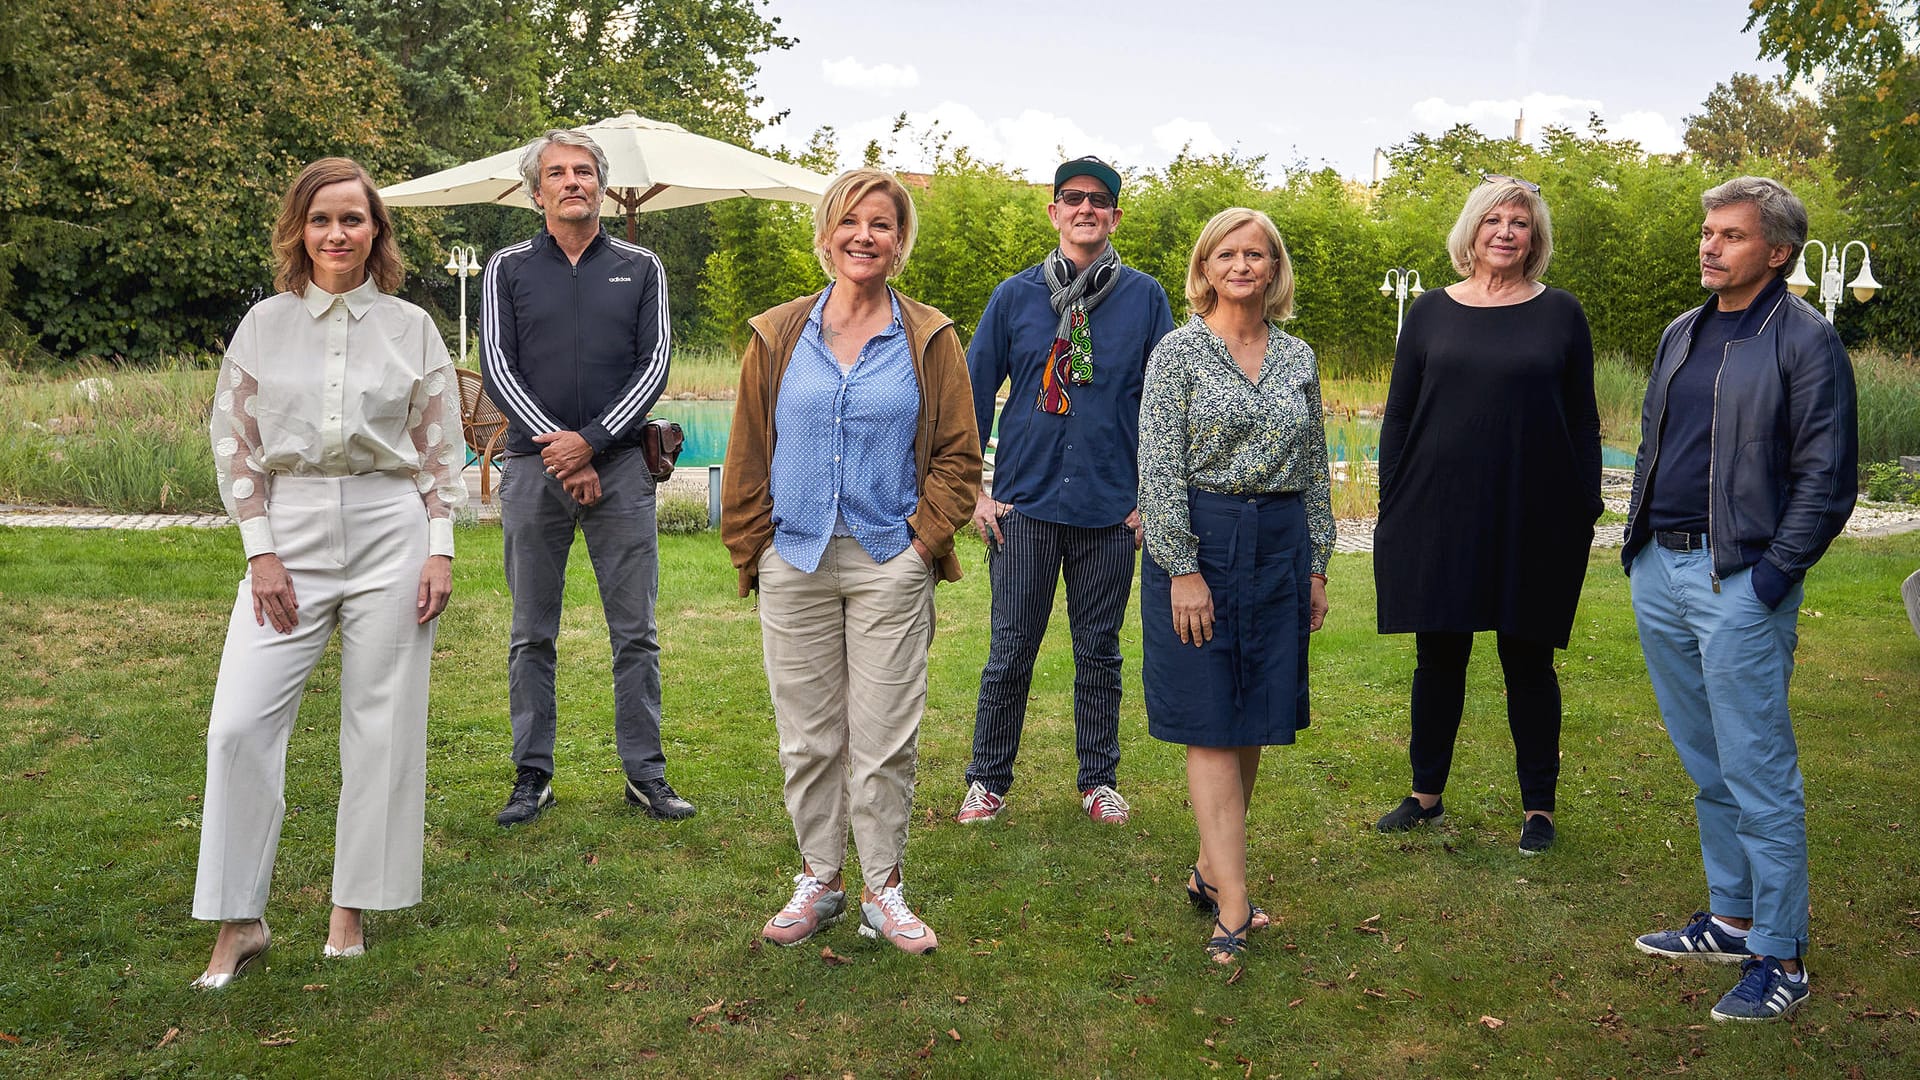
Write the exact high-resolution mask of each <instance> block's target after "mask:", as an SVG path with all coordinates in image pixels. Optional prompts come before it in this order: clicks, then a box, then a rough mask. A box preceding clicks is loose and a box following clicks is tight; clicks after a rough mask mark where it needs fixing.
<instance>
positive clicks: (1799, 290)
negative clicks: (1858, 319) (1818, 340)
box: [1787, 240, 1881, 322]
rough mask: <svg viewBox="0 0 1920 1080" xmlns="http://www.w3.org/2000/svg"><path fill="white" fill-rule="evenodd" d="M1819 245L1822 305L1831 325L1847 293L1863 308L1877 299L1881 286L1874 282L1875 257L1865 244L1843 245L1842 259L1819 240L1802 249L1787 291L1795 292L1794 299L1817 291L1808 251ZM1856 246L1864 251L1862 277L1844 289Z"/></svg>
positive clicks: (1850, 242)
mask: <svg viewBox="0 0 1920 1080" xmlns="http://www.w3.org/2000/svg"><path fill="white" fill-rule="evenodd" d="M1815 244H1819V245H1820V262H1821V264H1822V269H1821V271H1820V303H1821V304H1823V305H1825V307H1826V309H1827V321H1828V322H1832V321H1833V309H1834V308H1837V307H1839V306H1840V301H1841V300H1842V299H1845V297H1846V289H1852V290H1853V297H1854V299H1856V300H1858V301H1860V302H1861V303H1863V304H1864V303H1866V302H1867V301H1869V300H1871V299H1873V294H1874V293H1875V292H1878V291H1879V290H1880V287H1881V286H1880V283H1879V282H1878V281H1875V280H1873V256H1872V255H1871V254H1869V253H1868V251H1867V245H1866V244H1865V242H1863V241H1860V240H1849V241H1847V242H1846V243H1845V244H1842V245H1841V246H1840V254H1838V255H1835V254H1834V253H1833V249H1832V248H1830V247H1828V246H1827V245H1826V244H1824V243H1821V242H1820V241H1818V240H1809V241H1807V245H1806V247H1803V248H1801V249H1800V261H1799V262H1798V263H1797V264H1796V265H1795V266H1794V268H1793V273H1792V274H1791V275H1790V276H1788V278H1787V288H1789V289H1791V290H1793V295H1795V296H1805V295H1807V290H1809V289H1811V288H1813V279H1812V278H1810V277H1808V276H1807V248H1810V247H1813V246H1814V245H1815ZM1855 245H1858V246H1859V248H1860V276H1858V277H1856V278H1854V279H1853V282H1852V283H1851V284H1849V285H1847V286H1846V288H1842V287H1841V285H1840V283H1841V282H1842V281H1845V280H1846V278H1847V252H1849V251H1851V250H1852V249H1853V248H1854V246H1855Z"/></svg>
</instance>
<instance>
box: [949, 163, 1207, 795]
mask: <svg viewBox="0 0 1920 1080" xmlns="http://www.w3.org/2000/svg"><path fill="white" fill-rule="evenodd" d="M1120 185H1121V181H1120V174H1119V173H1118V172H1116V171H1115V170H1114V168H1113V166H1111V165H1108V164H1107V163H1106V162H1104V161H1101V160H1100V159H1099V158H1096V157H1083V158H1075V159H1074V160H1072V161H1069V162H1066V163H1065V164H1063V165H1061V166H1060V167H1059V169H1057V170H1055V172H1054V176H1053V201H1052V202H1051V203H1050V204H1049V205H1048V206H1047V218H1048V220H1050V221H1051V222H1052V223H1053V227H1054V229H1055V230H1056V231H1057V232H1059V234H1060V246H1059V247H1058V248H1055V249H1054V250H1053V251H1051V252H1049V253H1048V254H1047V257H1046V258H1045V259H1044V260H1042V261H1041V263H1040V264H1039V265H1038V266H1032V267H1028V268H1027V269H1025V270H1022V271H1021V272H1019V273H1018V274H1015V275H1014V276H1012V277H1010V278H1008V279H1007V280H1005V281H1003V282H1001V283H1000V285H999V286H998V287H997V288H995V289H994V291H993V298H992V299H990V300H989V301H987V308H986V311H985V312H984V313H982V315H981V317H980V326H979V328H978V329H977V330H976V331H975V333H974V335H973V342H972V344H971V345H970V346H969V347H968V349H967V370H968V373H969V375H970V376H971V377H972V379H973V402H974V411H975V415H976V418H977V420H978V422H979V425H980V437H981V440H982V442H983V444H985V443H987V441H988V440H989V439H990V437H991V434H992V432H993V430H994V426H993V412H994V404H995V401H994V399H995V396H996V395H997V393H998V392H999V389H1000V387H1001V386H1002V385H1003V384H1005V385H1007V387H1008V392H1007V403H1006V407H1005V408H1004V409H1003V410H1002V411H1001V414H1000V427H999V443H998V449H997V450H996V451H995V452H994V454H993V480H992V487H991V489H990V493H989V492H982V494H981V495H980V498H979V501H978V502H977V503H976V504H975V506H974V512H973V523H974V525H975V527H977V528H978V529H979V530H980V535H981V538H982V539H984V540H986V542H987V551H988V555H987V578H988V582H989V584H990V585H991V587H992V590H993V613H992V642H991V644H990V645H989V647H988V652H987V663H986V667H985V669H984V670H982V671H981V673H980V699H979V705H978V706H977V710H976V712H975V714H974V724H973V760H972V761H971V762H969V763H968V765H967V772H966V778H967V795H966V799H965V801H964V802H962V803H961V806H960V813H959V815H958V820H959V821H961V822H963V823H981V822H988V821H992V820H994V819H995V818H996V817H998V816H999V814H1000V811H1001V809H1002V808H1003V807H1004V806H1005V805H1006V797H1007V791H1008V789H1010V788H1011V787H1012V786H1013V761H1014V757H1015V756H1016V755H1017V754H1018V753H1019V750H1020V732H1021V728H1022V727H1023V726H1024V724H1025V722H1026V709H1027V689H1028V686H1029V685H1030V684H1031V683H1032V681H1033V662H1034V657H1035V656H1036V655H1037V654H1038V652H1039V650H1040V640H1041V638H1042V637H1043V636H1044V635H1045V634H1046V630H1047V619H1048V616H1049V615H1050V614H1051V613H1052V611H1053V597H1054V588H1055V583H1056V582H1058V581H1059V580H1060V579H1061V578H1062V577H1064V578H1065V579H1066V583H1067V622H1068V626H1069V629H1070V631H1071V633H1072V635H1073V664H1074V682H1073V722H1074V749H1075V751H1076V753H1077V754H1078V756H1079V759H1080V771H1079V776H1078V778H1077V780H1076V782H1075V788H1076V789H1077V790H1078V791H1079V792H1080V805H1081V809H1083V810H1084V811H1085V812H1086V814H1087V816H1088V817H1090V818H1091V819H1093V820H1094V821H1096V822H1100V823H1104V824H1115V825H1118V824H1125V823H1126V821H1127V815H1128V812H1129V810H1130V807H1129V806H1128V805H1127V801H1126V800H1125V799H1123V798H1121V796H1120V793H1119V791H1117V790H1116V789H1115V785H1116V783H1117V775H1118V770H1119V765H1120V623H1121V620H1122V619H1123V618H1125V616H1126V612H1127V597H1128V595H1129V594H1130V593H1131V592H1132V590H1133V574H1134V558H1135V553H1136V552H1137V551H1138V550H1139V548H1140V540H1141V532H1140V512H1139V509H1138V506H1137V497H1136V491H1137V486H1138V477H1137V474H1136V468H1135V464H1136V460H1137V456H1138V448H1139V435H1140V384H1141V381H1142V379H1143V377H1144V376H1145V374H1146V370H1147V356H1148V355H1149V354H1150V353H1151V352H1152V351H1153V347H1154V345H1156V344H1158V343H1159V341H1160V338H1161V337H1162V336H1164V335H1165V334H1166V333H1167V332H1168V331H1170V330H1172V329H1173V313H1172V311H1171V309H1170V308H1169V307H1168V306H1167V294H1166V291H1165V290H1163V289H1162V288H1161V287H1160V283H1159V282H1157V281H1155V280H1154V279H1153V278H1152V277H1151V276H1149V275H1147V274H1143V273H1141V272H1140V271H1138V270H1133V269H1129V268H1128V267H1126V266H1123V265H1121V263H1120V257H1119V255H1118V254H1116V253H1115V252H1114V250H1113V247H1112V245H1111V244H1109V243H1108V237H1110V236H1112V235H1113V231H1114V230H1115V229H1116V228H1118V227H1119V225H1120Z"/></svg>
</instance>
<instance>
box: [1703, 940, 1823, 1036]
mask: <svg viewBox="0 0 1920 1080" xmlns="http://www.w3.org/2000/svg"><path fill="white" fill-rule="evenodd" d="M1801 975H1802V977H1801V979H1800V980H1799V981H1798V982H1796V981H1794V980H1793V979H1791V978H1789V977H1788V976H1787V973H1786V971H1785V970H1783V969H1782V968H1781V967H1780V963H1779V961H1777V960H1775V959H1774V958H1773V957H1771V956H1767V957H1758V956H1756V957H1754V958H1753V959H1752V960H1749V961H1747V962H1746V964H1745V965H1744V966H1743V967H1741V969H1740V981H1739V982H1738V983H1736V984H1734V987H1733V989H1731V990H1729V991H1727V996H1726V997H1723V998H1721V999H1720V1004H1718V1005H1715V1006H1714V1007H1713V1018H1714V1019H1715V1020H1746V1021H1756V1022H1764V1021H1767V1020H1778V1019H1780V1018H1782V1017H1784V1016H1786V1015H1787V1014H1788V1013H1790V1012H1792V1011H1793V1010H1795V1009H1797V1008H1799V1007H1800V1003H1801V1002H1803V1001H1805V1000H1807V993H1808V987H1809V985H1810V984H1811V982H1812V980H1811V979H1809V978H1806V977H1805V976H1806V969H1805V968H1802V969H1801Z"/></svg>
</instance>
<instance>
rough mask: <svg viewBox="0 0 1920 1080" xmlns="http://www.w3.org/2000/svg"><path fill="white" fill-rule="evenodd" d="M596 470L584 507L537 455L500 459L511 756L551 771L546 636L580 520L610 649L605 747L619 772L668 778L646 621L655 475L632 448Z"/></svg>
mask: <svg viewBox="0 0 1920 1080" xmlns="http://www.w3.org/2000/svg"><path fill="white" fill-rule="evenodd" d="M595 468H597V469H598V470H599V472H600V492H601V495H600V501H599V502H597V503H595V504H594V505H592V506H581V505H580V504H579V503H578V502H575V501H574V499H573V497H572V496H570V495H568V494H567V492H566V489H565V488H563V487H562V486H561V485H560V481H558V480H555V479H554V478H553V477H551V476H548V475H547V474H546V470H545V469H544V468H543V467H542V466H541V464H540V458H539V457H538V456H537V455H533V454H522V455H510V456H508V457H506V458H503V459H502V460H501V463H500V526H501V531H502V532H503V533H504V534H505V545H506V570H507V589H508V590H509V591H510V592H511V593H512V594H513V636H512V640H511V642H510V644H509V646H508V650H507V698H508V709H509V715H510V717H511V719H512V723H513V762H514V764H515V765H520V766H532V767H533V768H536V769H540V770H543V771H545V772H549V773H551V772H553V771H554V769H553V742H554V732H555V728H556V726H557V716H556V709H555V705H554V694H553V669H554V662H555V659H556V657H557V655H558V653H557V650H556V648H555V645H554V639H555V637H556V636H558V634H559V632H560V604H561V597H562V593H563V592H564V591H565V587H566V580H567V553H568V552H569V551H571V550H572V548H573V535H574V529H575V528H576V527H578V528H579V529H580V530H581V531H582V532H584V533H586V537H587V554H588V556H589V557H591V558H592V559H593V572H594V575H595V576H596V577H597V578H598V579H599V583H600V606H601V608H602V609H603V610H604V611H605V613H606V618H607V639H608V641H609V642H611V644H612V646H613V735H614V747H615V749H616V750H617V751H618V752H619V754H620V763H621V764H622V765H624V766H625V767H626V771H627V776H628V777H630V778H632V779H634V780H654V779H658V778H660V777H662V776H664V775H666V771H667V759H666V757H665V755H664V754H662V753H661V751H660V642H659V638H658V636H657V635H656V634H655V632H654V624H653V605H654V600H655V597H656V595H657V594H658V592H659V588H660V544H659V538H658V537H657V536H656V535H655V532H654V484H653V476H652V474H651V473H649V472H647V463H646V459H645V456H644V455H643V454H641V452H640V450H639V449H638V448H635V449H632V450H623V451H620V452H618V453H616V454H613V455H612V456H610V457H608V458H605V459H604V460H601V461H598V462H596V463H595Z"/></svg>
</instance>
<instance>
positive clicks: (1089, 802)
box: [1080, 784, 1133, 825]
mask: <svg viewBox="0 0 1920 1080" xmlns="http://www.w3.org/2000/svg"><path fill="white" fill-rule="evenodd" d="M1080 809H1082V810H1085V811H1086V812H1087V817H1089V818H1091V819H1093V820H1094V821H1097V822H1099V823H1100V824H1102V825H1125V824H1126V823H1127V818H1128V816H1129V815H1131V814H1132V812H1133V807H1132V806H1130V805H1128V804H1127V800H1125V799H1123V798H1121V797H1120V793H1119V792H1117V791H1115V790H1113V789H1112V788H1110V787H1108V786H1107V785H1105V784H1101V785H1100V786H1099V787H1096V788H1088V789H1087V790H1085V791H1083V792H1081V793H1080Z"/></svg>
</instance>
